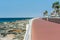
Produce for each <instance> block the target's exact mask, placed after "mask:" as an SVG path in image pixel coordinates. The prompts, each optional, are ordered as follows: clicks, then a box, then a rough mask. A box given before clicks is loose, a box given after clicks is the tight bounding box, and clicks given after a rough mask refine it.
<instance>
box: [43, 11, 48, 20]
mask: <svg viewBox="0 0 60 40" xmlns="http://www.w3.org/2000/svg"><path fill="white" fill-rule="evenodd" d="M43 16H45V17H47V20H48V11H47V10H46V11H45V12H44V13H43Z"/></svg>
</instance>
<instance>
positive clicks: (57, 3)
mask: <svg viewBox="0 0 60 40" xmlns="http://www.w3.org/2000/svg"><path fill="white" fill-rule="evenodd" d="M52 8H54V10H55V12H56V13H57V14H58V15H60V13H59V8H60V4H59V1H57V2H54V3H53V5H52Z"/></svg>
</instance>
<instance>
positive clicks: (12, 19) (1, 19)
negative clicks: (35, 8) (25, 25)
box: [0, 17, 32, 22]
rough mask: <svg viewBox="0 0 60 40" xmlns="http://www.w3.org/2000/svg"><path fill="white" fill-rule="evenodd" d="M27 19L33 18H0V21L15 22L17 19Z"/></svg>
mask: <svg viewBox="0 0 60 40" xmlns="http://www.w3.org/2000/svg"><path fill="white" fill-rule="evenodd" d="M27 19H32V17H30V18H0V22H14V21H16V20H27Z"/></svg>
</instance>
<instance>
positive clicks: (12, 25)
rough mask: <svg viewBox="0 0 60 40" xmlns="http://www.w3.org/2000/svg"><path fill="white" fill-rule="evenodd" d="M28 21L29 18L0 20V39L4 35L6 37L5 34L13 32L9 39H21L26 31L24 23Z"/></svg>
mask: <svg viewBox="0 0 60 40" xmlns="http://www.w3.org/2000/svg"><path fill="white" fill-rule="evenodd" d="M28 21H29V20H17V21H15V22H1V23H0V39H1V38H2V39H1V40H3V39H4V38H5V37H6V38H7V35H11V34H14V35H15V36H14V38H12V39H11V40H23V39H24V35H25V32H26V24H28V23H29V22H28ZM12 36H13V35H12ZM9 37H10V36H9ZM10 38H11V37H10Z"/></svg>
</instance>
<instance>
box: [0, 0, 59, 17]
mask: <svg viewBox="0 0 60 40" xmlns="http://www.w3.org/2000/svg"><path fill="white" fill-rule="evenodd" d="M55 1H59V0H0V17H42V13H43V12H44V11H45V10H48V12H49V13H50V12H51V11H52V8H51V6H52V3H53V2H55Z"/></svg>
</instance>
